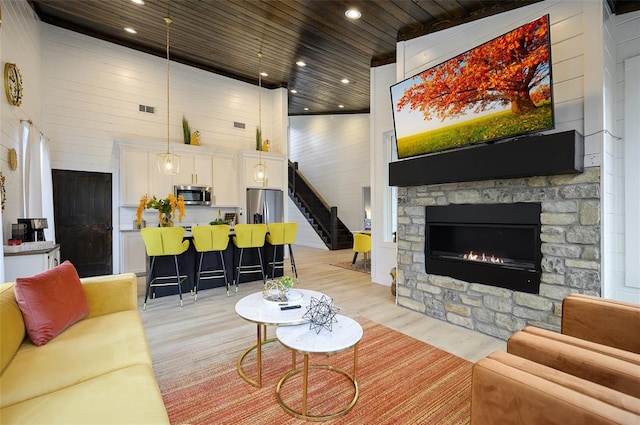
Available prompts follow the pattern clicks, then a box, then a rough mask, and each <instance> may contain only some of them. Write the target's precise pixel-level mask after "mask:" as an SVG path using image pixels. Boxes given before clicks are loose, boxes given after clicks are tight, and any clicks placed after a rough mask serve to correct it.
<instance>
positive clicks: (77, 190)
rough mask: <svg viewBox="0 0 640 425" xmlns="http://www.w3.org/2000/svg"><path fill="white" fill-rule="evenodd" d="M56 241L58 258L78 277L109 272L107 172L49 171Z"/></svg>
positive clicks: (109, 235)
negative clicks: (68, 263) (67, 263)
mask: <svg viewBox="0 0 640 425" xmlns="http://www.w3.org/2000/svg"><path fill="white" fill-rule="evenodd" d="M52 172H53V205H54V219H55V226H56V241H57V242H58V243H59V244H60V259H61V261H64V260H69V261H71V263H73V265H74V266H75V268H76V269H77V270H78V274H79V275H80V277H86V276H97V275H104V274H111V273H113V247H112V231H113V224H112V217H111V190H112V189H111V180H112V175H111V174H110V173H94V172H87V171H67V170H53V171H52Z"/></svg>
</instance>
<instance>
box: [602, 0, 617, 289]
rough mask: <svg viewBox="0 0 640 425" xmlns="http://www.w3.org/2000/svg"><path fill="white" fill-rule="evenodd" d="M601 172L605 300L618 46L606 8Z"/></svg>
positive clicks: (611, 246) (610, 255) (611, 255)
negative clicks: (604, 130) (603, 130)
mask: <svg viewBox="0 0 640 425" xmlns="http://www.w3.org/2000/svg"><path fill="white" fill-rule="evenodd" d="M601 11H602V12H601V13H602V19H601V21H602V37H601V40H602V48H601V49H600V51H601V52H602V89H603V97H602V99H603V104H602V128H604V129H607V131H606V132H602V133H601V136H600V137H601V139H602V146H603V148H602V168H601V181H602V186H601V192H600V194H601V199H602V203H601V225H602V231H601V252H602V261H601V272H600V273H601V280H602V283H603V284H602V291H601V294H602V296H603V297H605V298H611V297H612V296H613V287H614V285H613V281H614V278H615V273H614V268H615V222H614V218H615V217H614V211H615V171H616V164H615V142H616V141H615V139H614V138H613V137H612V136H611V135H612V134H615V132H616V131H615V108H616V102H615V67H616V59H615V55H616V52H615V50H616V47H615V46H616V44H615V40H614V37H613V34H612V30H613V15H612V14H611V11H610V10H609V8H608V7H607V6H606V5H604V4H603V5H602V9H601Z"/></svg>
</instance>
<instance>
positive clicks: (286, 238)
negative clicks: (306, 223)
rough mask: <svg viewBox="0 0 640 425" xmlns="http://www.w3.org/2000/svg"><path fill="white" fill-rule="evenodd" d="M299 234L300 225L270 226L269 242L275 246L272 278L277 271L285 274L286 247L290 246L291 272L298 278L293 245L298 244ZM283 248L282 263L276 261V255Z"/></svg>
mask: <svg viewBox="0 0 640 425" xmlns="http://www.w3.org/2000/svg"><path fill="white" fill-rule="evenodd" d="M297 233H298V223H293V222H292V223H271V224H269V226H268V233H267V242H269V243H270V244H271V245H273V260H272V261H271V262H270V263H269V264H270V265H271V278H272V279H273V278H274V277H275V274H276V269H282V271H283V272H284V246H285V245H288V246H289V259H290V260H291V271H292V272H293V274H294V275H295V277H296V279H297V278H298V270H297V269H296V262H295V260H294V258H293V249H292V248H291V244H294V243H296V234H297ZM279 246H281V247H282V261H276V253H277V252H278V247H279Z"/></svg>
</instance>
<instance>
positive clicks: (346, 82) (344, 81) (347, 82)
mask: <svg viewBox="0 0 640 425" xmlns="http://www.w3.org/2000/svg"><path fill="white" fill-rule="evenodd" d="M340 82H341V83H342V84H349V80H347V79H346V78H343V79H342V80H340Z"/></svg>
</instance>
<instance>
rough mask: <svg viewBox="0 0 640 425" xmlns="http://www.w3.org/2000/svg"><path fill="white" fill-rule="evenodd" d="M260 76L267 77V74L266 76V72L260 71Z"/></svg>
mask: <svg viewBox="0 0 640 425" xmlns="http://www.w3.org/2000/svg"><path fill="white" fill-rule="evenodd" d="M260 75H262V76H263V77H268V76H269V74H267V73H266V72H264V71H262V72H261V73H260Z"/></svg>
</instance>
